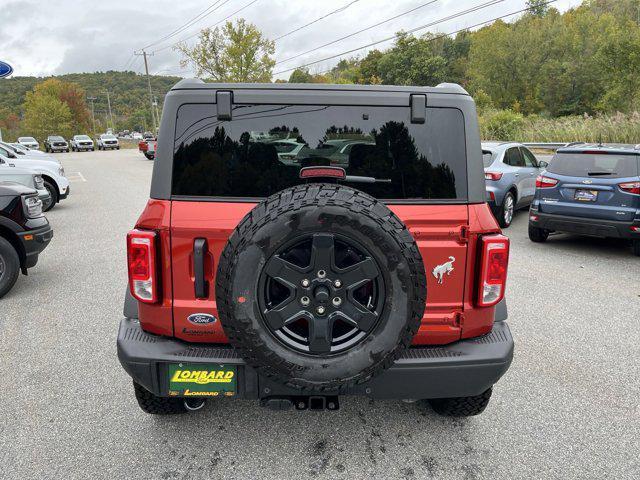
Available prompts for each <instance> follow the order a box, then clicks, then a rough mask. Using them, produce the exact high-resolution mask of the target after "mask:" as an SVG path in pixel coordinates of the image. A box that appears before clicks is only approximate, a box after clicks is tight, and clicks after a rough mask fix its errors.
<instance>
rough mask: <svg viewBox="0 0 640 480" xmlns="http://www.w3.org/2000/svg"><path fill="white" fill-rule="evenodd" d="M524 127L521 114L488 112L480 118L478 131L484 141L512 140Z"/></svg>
mask: <svg viewBox="0 0 640 480" xmlns="http://www.w3.org/2000/svg"><path fill="white" fill-rule="evenodd" d="M524 126H525V118H524V117H523V116H522V114H521V113H516V112H512V111H511V110H489V111H486V112H485V113H484V115H482V116H481V117H480V131H481V134H482V138H484V139H486V140H504V141H508V140H514V139H515V138H517V137H520V134H521V133H522V129H523V128H524Z"/></svg>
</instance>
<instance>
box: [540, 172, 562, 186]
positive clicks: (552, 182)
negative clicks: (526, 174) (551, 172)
mask: <svg viewBox="0 0 640 480" xmlns="http://www.w3.org/2000/svg"><path fill="white" fill-rule="evenodd" d="M557 184H558V180H556V179H555V178H549V177H545V176H543V175H538V178H536V188H552V187H555V186H556V185H557Z"/></svg>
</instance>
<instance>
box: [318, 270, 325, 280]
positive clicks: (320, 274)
mask: <svg viewBox="0 0 640 480" xmlns="http://www.w3.org/2000/svg"><path fill="white" fill-rule="evenodd" d="M326 276H327V272H325V271H324V270H318V278H324V277H326Z"/></svg>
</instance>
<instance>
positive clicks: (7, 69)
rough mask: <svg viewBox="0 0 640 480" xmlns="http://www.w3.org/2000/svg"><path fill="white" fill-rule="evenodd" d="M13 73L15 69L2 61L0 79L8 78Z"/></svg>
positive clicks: (0, 63)
mask: <svg viewBox="0 0 640 480" xmlns="http://www.w3.org/2000/svg"><path fill="white" fill-rule="evenodd" d="M12 73H13V68H12V67H11V65H9V64H8V63H5V62H2V61H0V78H2V77H8V76H9V75H11V74H12Z"/></svg>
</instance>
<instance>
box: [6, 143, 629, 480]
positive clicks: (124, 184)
mask: <svg viewBox="0 0 640 480" xmlns="http://www.w3.org/2000/svg"><path fill="white" fill-rule="evenodd" d="M59 158H61V159H62V162H63V164H64V166H65V168H66V170H67V172H68V174H69V176H70V179H71V180H72V184H71V187H72V194H71V196H70V198H69V199H68V200H66V201H64V202H63V203H62V204H60V205H58V206H57V207H56V208H55V209H54V210H53V211H52V212H50V213H49V214H48V217H49V219H50V221H51V223H52V225H53V227H54V229H55V236H54V239H53V241H52V243H51V245H50V246H49V248H48V249H47V250H46V251H45V252H44V254H43V255H42V256H41V258H40V262H39V263H38V265H37V266H36V267H35V268H34V269H32V270H30V271H29V276H28V277H20V279H19V280H18V283H17V285H16V287H15V288H14V289H13V291H12V292H11V293H10V294H9V295H8V296H7V297H5V298H4V299H3V300H0V358H1V359H2V362H1V363H0V392H2V393H1V395H0V408H1V411H2V417H3V421H2V422H1V423H0V461H1V465H2V471H1V473H0V477H2V478H11V479H13V478H38V479H40V478H68V479H75V478H145V479H149V478H153V479H156V478H157V479H173V478H176V479H178V478H212V477H216V478H251V479H262V478H306V477H317V478H340V479H347V478H348V479H354V478H381V479H396V478H408V479H411V478H465V479H482V478H491V479H497V478H509V479H512V478H638V477H639V476H640V463H639V460H638V458H639V457H638V446H639V445H640V403H639V402H640V400H639V398H640V382H639V381H638V379H639V378H640V368H639V362H638V358H640V327H639V322H638V312H639V311H640V275H638V272H640V268H639V267H640V259H639V258H636V257H633V256H632V254H631V251H630V248H629V247H627V246H626V245H625V244H624V243H622V242H618V241H611V240H598V239H585V238H578V237H572V236H565V235H562V236H554V237H552V238H551V239H550V240H549V241H548V242H547V243H546V244H542V245H541V244H533V243H531V242H530V241H529V240H528V239H527V236H526V226H527V215H526V213H521V214H519V215H518V216H517V217H516V219H515V222H514V224H513V226H512V227H511V228H510V229H509V230H507V233H508V234H509V236H510V237H511V239H512V256H511V258H512V260H511V265H510V272H509V276H510V278H509V291H508V302H509V324H510V326H511V329H512V332H513V335H514V337H515V340H516V353H515V359H514V362H513V365H512V367H511V369H510V370H509V372H508V373H507V374H506V376H505V377H504V378H503V379H502V381H501V382H500V383H499V384H498V385H497V386H496V388H495V390H494V396H493V399H492V400H491V403H490V405H489V407H488V408H487V410H486V411H485V413H484V414H482V415H480V416H478V417H474V418H470V419H464V420H452V419H449V418H441V417H438V416H436V415H435V414H434V413H433V412H432V411H431V410H429V409H426V408H423V407H421V406H419V405H417V404H405V403H402V402H391V401H390V402H375V403H372V402H370V401H368V400H365V399H360V398H348V399H345V400H343V401H342V403H341V410H340V411H339V412H335V413H317V412H295V411H294V412H284V413H280V412H271V411H268V410H265V409H263V408H261V407H259V406H258V405H257V403H255V402H251V401H239V400H221V401H220V402H219V403H218V404H215V405H214V404H212V403H210V404H208V406H207V407H206V408H205V409H203V410H202V411H200V412H197V413H195V414H191V415H186V416H175V417H170V418H157V417H153V416H150V415H146V414H144V413H143V412H142V411H141V410H140V409H139V408H138V406H137V404H136V401H135V399H134V397H133V391H132V386H131V382H130V379H129V377H128V376H127V375H126V374H125V373H124V371H123V370H122V368H120V365H119V363H118V360H117V358H116V348H115V341H116V333H117V327H118V322H119V321H120V318H121V310H122V308H121V307H122V298H123V292H124V289H125V283H126V272H125V242H124V237H125V233H126V232H127V230H128V229H130V228H131V226H132V225H133V224H134V222H135V219H136V218H137V216H138V215H139V213H140V212H141V211H142V208H143V207H144V204H145V202H146V199H147V197H148V190H149V181H150V177H151V168H152V162H149V161H147V160H146V159H145V158H144V157H143V156H142V155H141V154H139V153H138V152H136V151H134V150H121V151H114V152H87V153H71V154H60V156H59ZM74 172H80V175H78V174H77V173H74Z"/></svg>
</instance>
